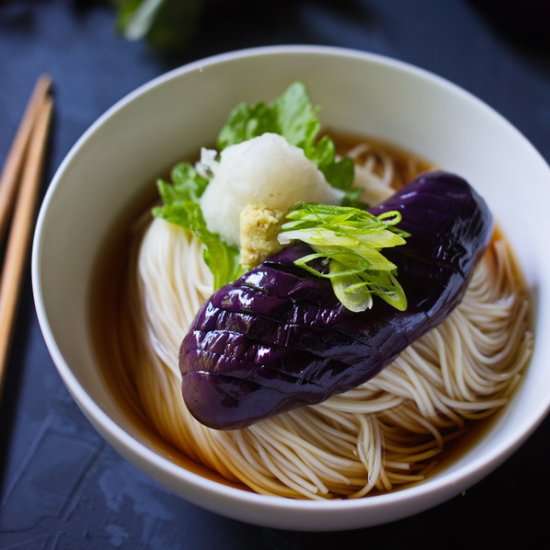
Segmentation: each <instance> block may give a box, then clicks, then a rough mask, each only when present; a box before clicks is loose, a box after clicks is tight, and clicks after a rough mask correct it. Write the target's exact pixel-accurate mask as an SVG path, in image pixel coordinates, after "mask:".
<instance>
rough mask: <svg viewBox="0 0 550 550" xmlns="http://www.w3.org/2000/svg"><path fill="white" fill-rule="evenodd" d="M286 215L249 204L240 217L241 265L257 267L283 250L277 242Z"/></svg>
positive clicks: (249, 267) (280, 211)
mask: <svg viewBox="0 0 550 550" xmlns="http://www.w3.org/2000/svg"><path fill="white" fill-rule="evenodd" d="M284 215H285V213H284V212H283V211H282V210H275V209H271V208H267V207H265V206H261V205H258V204H247V205H246V206H245V207H244V208H243V209H242V210H241V215H240V226H239V227H240V243H241V259H240V261H241V264H242V265H243V266H245V267H246V268H247V269H251V268H253V267H256V266H257V265H258V264H260V263H262V262H263V261H264V260H265V259H266V258H268V257H269V256H271V255H272V254H275V252H278V251H279V250H281V248H282V247H281V245H280V244H279V241H278V240H277V235H278V234H279V227H280V225H281V221H282V219H283V218H284Z"/></svg>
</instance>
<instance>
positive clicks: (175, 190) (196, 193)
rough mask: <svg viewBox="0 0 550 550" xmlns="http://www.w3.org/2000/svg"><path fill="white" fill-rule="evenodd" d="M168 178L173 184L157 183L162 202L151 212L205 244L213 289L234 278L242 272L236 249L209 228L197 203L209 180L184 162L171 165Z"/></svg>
mask: <svg viewBox="0 0 550 550" xmlns="http://www.w3.org/2000/svg"><path fill="white" fill-rule="evenodd" d="M171 179H172V183H169V182H166V181H163V180H159V181H158V182H157V186H158V190H159V193H160V196H161V198H162V201H163V203H164V205H163V206H158V207H156V208H153V215H154V216H155V217H158V218H162V219H164V220H166V221H169V222H170V223H174V224H176V225H179V226H181V227H184V228H186V229H189V230H190V231H191V232H192V233H193V234H194V235H195V236H196V237H197V238H198V239H199V240H200V241H201V242H202V243H203V244H204V252H203V255H204V260H205V262H206V265H208V267H209V268H210V271H211V272H212V274H213V275H214V288H215V289H217V288H219V287H221V286H223V285H225V284H227V283H229V282H231V281H234V280H235V279H236V278H237V277H239V276H240V275H241V274H242V272H243V269H242V266H241V265H240V264H239V249H238V248H237V247H236V246H230V245H228V244H226V243H225V242H223V241H222V240H221V238H220V237H219V235H217V234H215V233H212V232H211V231H209V230H208V228H207V227H206V222H205V221H204V217H203V215H202V210H201V207H200V204H199V199H200V197H201V195H202V194H203V193H204V190H205V189H206V186H207V185H208V180H206V179H205V178H203V177H201V176H200V175H199V174H198V173H197V171H196V170H195V168H193V166H191V165H190V164H189V163H185V162H184V163H180V164H178V165H176V166H175V167H174V169H173V170H172V173H171Z"/></svg>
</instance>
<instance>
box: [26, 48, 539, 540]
mask: <svg viewBox="0 0 550 550" xmlns="http://www.w3.org/2000/svg"><path fill="white" fill-rule="evenodd" d="M294 80H302V81H304V82H305V83H306V84H307V85H308V87H309V89H310V91H311V94H312V97H313V100H314V102H315V103H316V104H318V105H320V106H322V111H321V118H322V120H323V122H324V123H325V124H327V125H329V126H332V127H336V128H338V129H342V130H347V131H350V132H354V133H359V134H370V135H373V136H378V137H380V138H382V139H384V140H388V141H391V142H393V143H395V144H397V145H400V146H403V147H405V148H407V149H409V150H411V151H413V152H416V153H418V154H420V155H422V156H424V157H426V158H429V159H431V160H433V161H435V162H437V163H438V164H439V165H441V166H443V167H445V168H446V169H448V170H450V171H456V172H457V173H459V174H462V175H463V176H464V177H466V178H467V179H468V180H469V181H470V182H471V183H472V184H473V185H474V186H475V187H476V188H477V189H478V190H479V191H480V192H481V193H482V195H483V196H484V197H485V198H486V200H487V201H488V203H489V205H490V207H491V208H492V210H493V212H494V214H495V216H496V218H497V219H498V221H499V222H500V224H501V226H502V228H503V229H504V231H505V233H506V234H507V235H508V237H509V238H510V240H511V242H512V244H513V246H514V247H515V250H516V252H517V254H518V257H519V261H520V264H521V266H522V268H523V270H524V272H525V275H526V278H527V281H528V284H529V286H530V289H531V291H532V296H533V299H534V301H535V312H534V323H535V329H536V333H537V334H538V335H541V334H545V333H548V332H549V330H550V322H549V317H548V315H549V312H550V304H549V300H550V294H549V290H550V289H549V287H550V256H549V255H548V253H547V243H546V239H547V236H548V235H549V234H550V217H549V216H548V215H547V212H546V206H547V205H548V204H549V203H550V171H549V168H548V166H547V164H546V163H545V162H544V160H543V159H542V158H541V157H540V155H539V154H538V153H537V152H536V151H535V149H534V148H533V147H532V146H531V145H530V144H529V143H528V142H527V140H526V139H525V138H524V137H523V136H522V135H521V134H520V133H519V132H518V131H517V130H516V129H514V128H513V127H512V126H511V125H510V124H509V123H508V122H506V120H504V119H503V118H502V117H501V116H499V115H498V114H497V113H495V112H494V111H493V110H492V109H491V108H490V107H488V106H487V105H485V104H484V103H482V102H481V101H479V100H478V99H476V98H475V97H472V96H471V95H470V94H468V93H467V92H465V91H463V90H461V89H460V88H458V87H456V86H454V85H453V84H450V83H449V82H447V81H445V80H443V79H441V78H438V77H436V76H434V75H432V74H429V73H427V72H426V71H423V70H420V69H417V68H414V67H411V66H410V65H406V64H404V63H400V62H397V61H393V60H390V59H387V58H384V57H380V56H376V55H368V54H365V53H359V52H355V51H350V50H342V49H335V48H324V47H309V46H308V47H295V46H288V47H274V48H260V49H253V50H247V51H241V52H236V53H229V54H226V55H220V56H216V57H212V58H209V59H206V60H203V61H199V62H196V63H192V64H190V65H187V66H185V67H182V68H180V69H177V70H175V71H172V72H170V73H168V74H166V75H164V76H161V77H160V78H157V79H156V80H154V81H152V82H151V83H149V84H146V85H145V86H142V87H141V88H140V89H138V90H137V91H135V92H134V93H132V94H130V95H129V96H127V97H126V98H124V99H123V100H122V101H120V102H119V103H117V104H116V105H115V106H114V107H113V108H112V109H110V110H109V111H108V112H107V113H106V114H105V115H103V116H102V117H101V118H100V119H99V120H98V121H97V122H96V123H95V124H94V125H93V126H92V127H91V128H90V129H89V130H88V131H87V132H86V134H85V135H84V136H83V137H82V138H81V139H80V140H79V142H78V143H77V144H76V145H75V147H74V148H73V149H72V150H71V152H70V153H69V155H68V156H67V158H66V159H65V161H64V162H63V164H62V165H61V167H60V168H59V170H58V172H57V174H56V176H55V179H54V181H53V182H52V184H51V186H50V188H49V190H48V193H47V196H46V198H45V201H44V204H43V206H42V209H41V211H40V216H39V220H38V224H37V229H36V235H35V241H34V251H33V263H32V270H33V272H32V274H33V286H34V293H35V300H36V307H37V310H38V316H39V320H40V324H41V327H42V330H43V333H44V337H45V340H46V343H47V345H48V348H49V350H50V353H51V355H52V357H53V359H54V361H55V364H56V365H57V368H58V370H59V373H60V374H61V376H62V378H63V380H64V382H65V384H66V385H67V387H68V389H69V391H70V392H71V394H72V395H73V397H74V399H75V400H76V402H77V403H78V405H79V406H80V407H81V409H82V410H83V411H84V413H85V414H86V416H87V417H88V418H89V420H90V421H91V422H92V424H93V425H94V426H95V427H96V428H97V429H98V430H99V431H100V432H101V434H103V436H104V437H105V438H106V439H107V441H109V442H110V443H111V444H112V445H113V446H114V447H115V448H116V449H117V450H118V451H119V452H120V453H121V454H122V455H123V456H125V457H126V458H127V459H128V460H129V461H131V462H133V463H134V464H135V465H137V466H138V467H139V468H141V469H142V470H144V471H145V472H147V473H148V474H149V475H150V476H151V477H153V478H155V479H156V480H158V481H159V482H160V483H162V484H163V485H165V486H166V487H168V488H169V489H171V490H172V491H173V492H175V493H177V494H179V495H181V496H182V497H184V498H185V499H187V500H189V501H191V502H193V503H195V504H197V505H199V506H202V507H204V508H207V509H209V510H212V511H214V512H218V513H220V514H223V515H226V516H229V517H232V518H236V519H239V520H243V521H247V522H251V523H256V524H260V525H265V526H271V527H278V528H286V529H300V530H336V529H348V528H358V527H366V526H369V525H374V524H378V523H383V522H388V521H391V520H395V519H398V518H402V517H405V516H407V515H410V514H412V513H416V512H419V511H421V510H424V509H426V508H428V507H431V506H433V505H436V504H438V503H440V502H442V501H444V500H445V499H448V498H450V497H452V496H454V495H456V494H458V493H460V492H461V491H463V490H464V489H466V488H467V487H469V486H470V485H472V484H473V483H475V482H476V481H478V480H479V479H480V478H481V477H483V476H484V475H486V474H487V473H488V472H490V471H491V470H492V469H494V468H495V467H496V466H497V465H498V464H500V463H501V462H502V461H503V460H504V459H505V458H506V457H508V456H509V455H510V454H511V453H512V452H513V451H514V450H515V449H516V448H517V447H518V446H519V445H520V444H521V443H522V442H523V441H524V440H525V438H526V437H527V436H528V435H529V434H530V432H532V430H533V429H534V428H535V427H536V426H537V424H538V423H539V422H540V421H541V420H542V418H543V417H544V415H545V413H546V412H547V410H548V407H549V404H550V392H548V387H550V369H548V365H550V339H548V338H540V337H539V338H537V339H536V347H535V353H534V356H533V360H532V364H531V365H530V367H529V369H528V371H527V373H526V376H525V379H524V381H523V383H522V384H521V386H520V388H519V390H518V391H517V393H516V395H515V396H514V398H513V401H512V402H511V403H510V405H509V406H508V407H507V409H506V411H505V413H504V414H503V415H501V416H500V417H499V420H498V422H497V423H496V424H495V425H494V426H493V428H492V429H491V430H490V432H489V433H487V434H486V436H485V437H484V438H483V440H482V441H480V442H479V443H478V444H477V445H476V446H475V447H474V448H473V449H472V450H471V451H470V452H468V453H467V454H466V455H465V456H463V457H462V458H461V459H460V460H458V461H456V462H455V463H453V464H452V465H451V466H449V467H448V468H446V469H445V470H444V471H441V472H440V473H438V474H437V475H434V476H433V477H431V478H430V479H429V480H427V481H426V482H424V483H422V484H419V485H418V486H415V487H412V488H409V489H405V490H401V491H398V492H394V493H391V494H387V495H381V496H373V497H367V498H363V499H359V500H349V501H326V502H310V501H300V500H288V499H284V498H277V497H267V496H262V495H257V494H254V493H251V492H247V491H244V490H240V489H236V488H234V487H229V486H227V485H224V484H223V483H220V482H217V481H214V480H212V479H208V478H207V477H204V476H202V475H200V474H199V473H195V472H193V471H191V469H187V468H184V467H182V466H180V465H177V464H175V463H173V462H171V461H170V460H168V459H166V458H165V457H163V456H161V455H160V454H158V453H157V452H155V451H154V450H153V449H152V448H150V447H148V446H147V445H146V444H145V443H144V442H142V441H141V440H140V435H139V434H138V433H136V430H135V428H134V427H133V426H132V424H131V423H129V422H128V420H127V418H126V417H125V415H124V413H123V411H122V410H121V407H120V406H119V403H117V401H116V400H115V399H114V398H113V395H112V394H111V393H110V392H109V390H108V389H107V387H106V386H105V384H104V383H103V381H102V379H101V377H100V375H99V373H98V366H97V363H96V360H95V358H94V349H93V347H92V343H91V338H90V326H89V311H88V309H89V292H90V282H91V275H92V272H93V268H94V262H95V261H96V259H97V255H98V251H99V250H100V248H101V246H102V245H103V244H104V241H105V239H106V238H107V236H108V234H109V230H110V228H111V226H112V225H113V223H114V222H115V220H116V218H117V216H118V215H119V214H120V212H121V211H123V210H124V208H125V206H126V205H128V203H129V202H130V201H131V200H132V198H133V197H135V196H136V195H137V194H139V192H140V191H141V190H143V188H144V186H146V185H151V182H152V181H154V179H155V177H156V176H157V175H159V174H160V173H162V172H163V171H165V169H166V168H167V167H169V166H170V165H171V164H173V163H174V162H176V161H178V160H180V159H185V158H187V157H190V156H192V155H194V154H195V153H196V152H197V150H198V148H199V147H200V146H201V145H204V144H209V143H212V142H213V140H214V138H215V136H216V135H217V131H218V129H219V128H220V127H221V125H222V124H223V123H224V121H225V119H226V116H227V114H228V112H229V111H230V109H231V108H232V107H233V106H234V105H236V104H237V103H238V102H240V101H243V100H245V101H257V100H260V99H263V100H271V99H273V98H274V97H275V96H277V95H278V94H279V93H281V92H282V91H283V90H284V89H285V88H286V86H287V85H288V84H289V83H291V82H292V81H294Z"/></svg>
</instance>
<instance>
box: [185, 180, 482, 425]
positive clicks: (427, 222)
mask: <svg viewBox="0 0 550 550" xmlns="http://www.w3.org/2000/svg"><path fill="white" fill-rule="evenodd" d="M389 210H398V211H399V212H401V214H402V217H403V219H402V221H401V222H400V224H399V227H400V228H401V229H403V230H405V231H407V232H408V233H410V237H409V238H408V239H407V244H406V245H404V246H399V247H396V248H393V249H386V251H385V254H386V256H387V257H388V258H389V259H390V260H392V261H393V262H394V263H395V264H396V265H397V268H398V279H399V281H400V283H401V284H402V286H403V288H404V290H405V294H406V296H407V301H408V306H407V309H406V311H398V310H396V309H394V308H392V307H391V306H389V305H388V304H386V303H385V302H384V301H382V300H380V299H378V298H375V302H374V305H373V307H372V309H370V310H367V311H364V312H361V313H353V312H351V311H349V310H348V309H346V308H345V307H344V306H343V305H342V304H341V303H340V302H339V301H338V299H337V298H336V297H335V295H334V292H333V290H332V287H331V284H330V281H328V280H327V279H324V278H320V277H316V276H314V275H312V274H310V273H308V272H307V271H305V270H303V269H301V268H299V267H297V266H296V265H294V260H296V259H298V258H300V257H302V256H304V255H306V254H310V253H311V252H312V249H311V248H310V247H309V246H307V245H305V244H303V243H293V244H291V245H290V246H288V247H287V248H285V249H284V250H282V251H281V252H279V253H277V254H275V255H274V256H272V257H271V258H269V259H268V260H266V261H264V262H263V263H262V264H260V265H259V266H258V267H256V268H254V269H252V270H251V271H249V272H247V273H245V274H244V275H243V276H242V277H241V278H239V279H238V280H236V281H235V282H233V283H230V284H228V285H226V286H224V287H222V288H220V289H219V290H218V291H216V292H215V293H214V294H213V295H212V296H211V297H210V298H209V300H208V301H207V302H206V303H205V304H204V306H203V307H202V308H201V310H200V311H199V312H198V314H197V316H196V318H195V320H194V322H193V324H192V326H191V327H190V330H189V332H188V334H187V335H186V336H185V338H184V339H183V342H182V345H181V349H180V356H179V364H180V369H181V373H182V377H183V380H182V394H183V398H184V400H185V403H186V405H187V407H188V409H189V411H190V412H191V414H192V415H193V416H194V417H195V418H196V419H197V420H199V421H200V422H201V423H203V424H205V425H206V426H209V427H211V428H215V429H236V428H243V427H246V426H249V425H250V424H252V423H254V422H256V421H258V420H260V419H263V418H267V417H270V416H273V415H275V414H278V413H281V412H283V411H288V410H290V409H294V408H296V407H301V406H303V405H311V404H315V403H320V402H321V401H324V400H325V399H327V398H329V397H330V396H331V395H334V394H336V393H342V392H345V391H347V390H349V389H351V388H354V387H356V386H358V385H359V384H362V383H364V382H366V381H367V380H369V379H370V378H372V377H373V376H375V375H376V374H377V373H379V372H380V371H381V370H382V369H383V368H384V367H385V366H386V365H388V364H389V363H391V362H392V360H393V359H395V357H396V356H397V355H399V353H400V352H401V351H403V350H404V349H405V348H406V347H407V346H408V345H409V344H411V343H412V342H414V341H415V340H416V339H418V338H420V337H421V336H422V335H423V334H425V333H426V332H427V331H428V330H430V329H432V328H433V327H435V326H437V325H438V324H439V323H441V322H442V321H443V320H444V319H445V318H446V317H447V316H448V315H449V313H450V312H451V311H452V310H453V309H454V308H455V307H456V306H457V305H458V304H459V303H460V301H461V299H462V297H463V295H464V292H465V290H466V287H467V284H468V281H469V279H470V277H471V274H472V270H473V268H474V265H475V263H476V261H477V260H478V259H479V257H480V256H481V255H482V253H483V251H484V249H485V247H486V245H487V243H488V242H489V239H490V236H491V232H492V216H491V213H490V212H489V209H488V208H487V205H486V204H485V202H484V200H483V199H482V198H481V197H480V196H479V195H478V194H477V193H476V192H475V191H474V189H473V188H472V187H470V185H469V184H468V183H467V182H466V181H465V180H464V179H462V178H461V177H459V176H456V175H453V174H449V173H446V172H430V173H425V174H423V175H421V176H419V177H418V178H416V179H415V180H414V181H412V182H411V183H409V184H408V185H406V186H405V187H403V188H402V189H401V190H400V191H398V192H397V193H395V195H393V196H392V197H390V198H389V199H388V200H387V201H386V202H384V203H383V204H381V205H378V206H376V207H374V208H371V209H370V212H372V213H373V214H375V215H379V214H381V213H383V212H387V211H389Z"/></svg>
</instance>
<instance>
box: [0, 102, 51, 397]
mask: <svg viewBox="0 0 550 550" xmlns="http://www.w3.org/2000/svg"><path fill="white" fill-rule="evenodd" d="M52 110H53V100H52V98H51V97H48V96H42V99H41V100H40V102H39V104H38V107H37V112H36V120H35V121H34V124H32V125H31V131H30V141H29V144H28V148H26V147H24V146H23V147H22V148H21V151H23V153H22V154H23V158H24V161H21V162H22V164H23V163H24V167H23V172H22V176H21V184H20V187H19V193H18V194H17V201H16V203H15V209H14V213H13V218H12V223H11V227H10V232H9V237H8V241H7V247H6V254H5V257H4V265H3V268H2V275H1V283H0V393H1V391H2V387H3V382H4V377H5V370H6V364H7V358H8V352H9V346H10V341H11V336H12V332H13V325H14V320H15V313H16V309H17V304H18V301H19V294H20V290H21V282H22V277H23V271H24V267H25V260H26V258H27V249H28V245H29V241H30V236H31V232H32V228H33V225H34V211H35V204H36V199H37V198H38V191H39V188H40V183H41V176H42V166H43V162H44V153H45V151H46V144H47V138H48V130H49V127H50V121H51V115H52ZM25 122H26V116H25V117H24V120H23V122H22V124H24V123H25ZM18 135H19V132H18ZM16 139H17V138H16ZM25 150H26V153H27V154H26V155H25V154H24V152H25ZM4 183H5V182H3V183H2V185H4Z"/></svg>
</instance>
